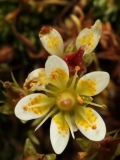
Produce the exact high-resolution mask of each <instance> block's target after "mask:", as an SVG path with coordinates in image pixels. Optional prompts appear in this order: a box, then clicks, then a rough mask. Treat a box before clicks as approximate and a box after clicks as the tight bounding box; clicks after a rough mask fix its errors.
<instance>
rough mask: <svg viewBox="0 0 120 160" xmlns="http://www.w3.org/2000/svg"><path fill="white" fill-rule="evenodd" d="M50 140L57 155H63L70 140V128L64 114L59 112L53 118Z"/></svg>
mask: <svg viewBox="0 0 120 160" xmlns="http://www.w3.org/2000/svg"><path fill="white" fill-rule="evenodd" d="M50 139H51V143H52V147H53V149H54V151H55V152H56V153H57V154H60V153H62V152H63V150H64V149H65V147H66V145H67V143H68V140H69V128H68V125H67V123H66V121H65V119H64V116H63V114H62V112H59V113H58V114H57V115H55V116H54V117H53V118H52V121H51V126H50Z"/></svg>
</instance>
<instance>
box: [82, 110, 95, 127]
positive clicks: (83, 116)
mask: <svg viewBox="0 0 120 160" xmlns="http://www.w3.org/2000/svg"><path fill="white" fill-rule="evenodd" d="M79 113H80V115H81V116H82V118H83V119H84V120H85V121H86V122H87V123H88V124H89V125H90V126H91V127H93V125H92V124H91V122H90V121H89V120H88V119H87V118H86V117H85V115H84V114H83V113H82V112H81V111H80V112H79Z"/></svg>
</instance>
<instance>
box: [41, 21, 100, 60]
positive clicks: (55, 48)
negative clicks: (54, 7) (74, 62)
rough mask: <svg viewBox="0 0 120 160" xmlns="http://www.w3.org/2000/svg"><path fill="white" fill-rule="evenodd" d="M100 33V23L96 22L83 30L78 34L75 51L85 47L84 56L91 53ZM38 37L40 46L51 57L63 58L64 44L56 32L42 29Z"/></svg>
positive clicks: (51, 29) (48, 28)
mask: <svg viewBox="0 0 120 160" xmlns="http://www.w3.org/2000/svg"><path fill="white" fill-rule="evenodd" d="M101 32H102V25H101V21H100V20H97V21H96V22H95V24H94V25H93V26H92V27H91V28H90V29H88V28H85V29H83V30H82V31H81V32H80V33H79V34H78V36H77V39H76V42H75V44H76V49H77V50H78V49H79V48H80V47H82V46H86V47H85V52H84V54H88V53H90V52H92V51H93V50H94V49H95V47H96V46H97V44H98V42H99V39H100V36H101ZM39 37H40V40H41V43H42V45H43V46H44V48H45V49H46V50H47V51H48V52H49V53H50V54H51V55H57V56H59V57H63V56H64V44H63V40H62V37H61V35H60V34H59V32H58V31H56V30H55V29H53V28H50V27H43V28H42V29H41V31H40V33H39Z"/></svg>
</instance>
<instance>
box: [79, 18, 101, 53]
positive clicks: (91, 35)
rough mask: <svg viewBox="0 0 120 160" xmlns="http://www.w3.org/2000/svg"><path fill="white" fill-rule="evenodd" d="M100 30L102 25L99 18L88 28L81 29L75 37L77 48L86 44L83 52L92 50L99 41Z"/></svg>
mask: <svg viewBox="0 0 120 160" xmlns="http://www.w3.org/2000/svg"><path fill="white" fill-rule="evenodd" d="M101 32H102V25H101V21H100V20H97V21H96V22H95V24H94V25H93V26H92V27H91V28H90V29H88V28H85V29H83V30H82V31H81V32H80V33H79V35H78V37H77V39H76V47H77V49H79V48H80V47H81V46H83V45H87V48H86V49H85V52H84V54H88V53H90V52H92V51H93V50H94V48H95V47H96V46H97V44H98V42H99V39H100V36H101Z"/></svg>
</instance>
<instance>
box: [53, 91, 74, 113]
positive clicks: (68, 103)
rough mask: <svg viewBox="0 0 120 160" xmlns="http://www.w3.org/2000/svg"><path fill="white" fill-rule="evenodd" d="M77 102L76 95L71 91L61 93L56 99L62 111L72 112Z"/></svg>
mask: <svg viewBox="0 0 120 160" xmlns="http://www.w3.org/2000/svg"><path fill="white" fill-rule="evenodd" d="M76 102H77V101H76V94H75V93H74V92H71V91H69V90H65V91H63V92H60V93H59V94H58V95H57V97H56V105H57V106H58V108H59V109H60V110H62V111H70V110H72V109H73V108H74V106H75V104H76Z"/></svg>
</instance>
